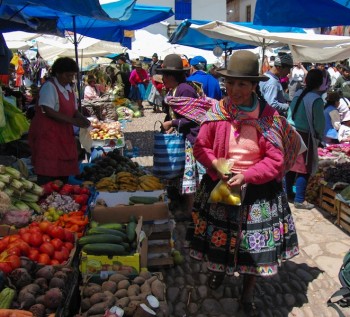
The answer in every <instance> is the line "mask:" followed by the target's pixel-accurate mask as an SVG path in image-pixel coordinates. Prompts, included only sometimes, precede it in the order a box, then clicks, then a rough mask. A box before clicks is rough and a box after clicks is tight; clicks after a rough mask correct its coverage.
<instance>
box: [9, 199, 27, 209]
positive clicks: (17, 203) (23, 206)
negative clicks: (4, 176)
mask: <svg viewBox="0 0 350 317" xmlns="http://www.w3.org/2000/svg"><path fill="white" fill-rule="evenodd" d="M12 203H13V205H14V206H15V207H16V209H19V210H30V209H31V208H30V207H29V206H28V205H27V204H26V203H25V202H23V201H20V200H14V201H13V202H12Z"/></svg>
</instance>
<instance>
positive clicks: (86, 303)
mask: <svg viewBox="0 0 350 317" xmlns="http://www.w3.org/2000/svg"><path fill="white" fill-rule="evenodd" d="M90 307H91V303H90V299H89V298H87V297H86V298H84V299H83V300H82V301H81V302H80V308H81V311H82V312H83V313H84V312H86V311H87V310H89V308H90Z"/></svg>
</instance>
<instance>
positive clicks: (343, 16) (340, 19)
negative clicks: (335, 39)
mask: <svg viewBox="0 0 350 317" xmlns="http://www.w3.org/2000/svg"><path fill="white" fill-rule="evenodd" d="M254 23H255V24H261V25H284V26H295V27H302V28H317V27H329V26H336V25H349V24H350V8H349V1H346V0H337V1H332V0H284V1H280V0H257V2H256V6H255V14H254Z"/></svg>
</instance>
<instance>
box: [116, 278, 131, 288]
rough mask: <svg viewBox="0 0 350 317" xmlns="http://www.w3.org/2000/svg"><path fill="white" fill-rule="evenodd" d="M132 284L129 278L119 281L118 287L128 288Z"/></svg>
mask: <svg viewBox="0 0 350 317" xmlns="http://www.w3.org/2000/svg"><path fill="white" fill-rule="evenodd" d="M129 286H130V282H129V281H128V280H124V281H120V282H119V283H118V289H122V288H125V289H127V288H128V287H129Z"/></svg>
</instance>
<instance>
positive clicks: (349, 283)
mask: <svg viewBox="0 0 350 317" xmlns="http://www.w3.org/2000/svg"><path fill="white" fill-rule="evenodd" d="M338 277H339V281H340V284H341V285H342V287H341V288H340V289H339V290H337V291H336V292H335V293H334V294H333V295H332V296H331V297H330V299H329V300H328V301H327V306H331V307H333V308H334V309H335V310H336V311H337V312H338V314H339V316H340V317H345V315H344V314H343V313H342V311H341V310H340V308H339V307H338V306H337V305H339V306H340V307H350V251H348V252H347V253H346V254H345V256H344V259H343V264H342V266H341V268H340V270H339V274H338Z"/></svg>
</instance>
